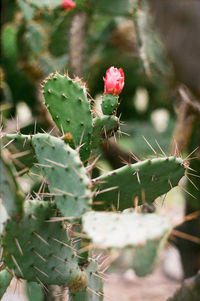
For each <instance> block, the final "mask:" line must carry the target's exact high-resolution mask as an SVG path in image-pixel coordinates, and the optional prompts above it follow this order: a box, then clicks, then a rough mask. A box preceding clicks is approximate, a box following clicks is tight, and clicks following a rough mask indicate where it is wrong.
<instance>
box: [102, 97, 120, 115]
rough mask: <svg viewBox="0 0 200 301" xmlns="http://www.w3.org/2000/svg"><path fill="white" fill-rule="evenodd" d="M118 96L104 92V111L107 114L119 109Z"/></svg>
mask: <svg viewBox="0 0 200 301" xmlns="http://www.w3.org/2000/svg"><path fill="white" fill-rule="evenodd" d="M117 106H118V96H115V95H112V94H104V95H103V97H102V104H101V108H102V112H103V114H105V115H111V114H113V113H114V112H115V111H116V110H117Z"/></svg>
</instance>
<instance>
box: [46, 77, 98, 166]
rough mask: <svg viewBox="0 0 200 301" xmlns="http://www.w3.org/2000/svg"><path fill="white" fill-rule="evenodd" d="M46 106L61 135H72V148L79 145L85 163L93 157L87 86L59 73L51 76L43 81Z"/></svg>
mask: <svg viewBox="0 0 200 301" xmlns="http://www.w3.org/2000/svg"><path fill="white" fill-rule="evenodd" d="M43 91H44V98H45V104H46V106H47V108H48V110H49V112H50V114H51V116H52V118H53V120H54V122H55V124H56V125H57V127H58V128H59V130H60V131H61V132H64V133H71V135H72V142H71V143H70V146H71V147H73V148H75V147H77V146H79V145H80V144H83V146H82V147H81V149H80V155H81V158H82V160H83V161H84V160H86V159H88V157H89V155H90V138H91V133H92V115H91V112H90V103H89V101H88V99H87V96H86V91H85V86H81V85H80V82H78V81H76V80H71V79H70V78H69V77H68V76H65V75H64V76H63V75H60V74H58V73H54V74H51V75H50V76H49V77H48V78H47V79H46V80H45V81H44V87H43Z"/></svg>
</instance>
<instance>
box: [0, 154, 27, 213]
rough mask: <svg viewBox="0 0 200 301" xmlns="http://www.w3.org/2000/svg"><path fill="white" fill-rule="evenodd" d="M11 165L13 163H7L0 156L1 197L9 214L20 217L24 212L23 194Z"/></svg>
mask: <svg viewBox="0 0 200 301" xmlns="http://www.w3.org/2000/svg"><path fill="white" fill-rule="evenodd" d="M10 166H11V163H9V164H6V163H5V162H4V161H3V158H0V175H1V176H0V198H1V199H2V203H3V206H4V207H5V209H6V211H7V214H8V215H9V216H10V217H12V218H18V217H20V216H21V215H22V213H23V202H22V195H21V192H20V190H19V187H18V185H17V182H16V180H15V177H14V175H13V174H12V170H11V168H10ZM13 168H14V167H13Z"/></svg>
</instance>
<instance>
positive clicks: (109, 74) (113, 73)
mask: <svg viewBox="0 0 200 301" xmlns="http://www.w3.org/2000/svg"><path fill="white" fill-rule="evenodd" d="M103 80H104V93H105V94H113V95H119V94H120V93H121V92H122V89H123V88H124V72H123V70H122V69H121V68H119V69H117V68H115V67H113V66H112V67H110V68H109V69H108V70H107V71H106V77H105V78H103Z"/></svg>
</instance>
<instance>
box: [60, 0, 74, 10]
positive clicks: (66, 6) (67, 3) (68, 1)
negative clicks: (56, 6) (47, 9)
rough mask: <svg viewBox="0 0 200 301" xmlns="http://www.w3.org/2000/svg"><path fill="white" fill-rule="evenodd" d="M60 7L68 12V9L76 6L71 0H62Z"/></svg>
mask: <svg viewBox="0 0 200 301" xmlns="http://www.w3.org/2000/svg"><path fill="white" fill-rule="evenodd" d="M61 5H62V7H63V8H64V10H65V11H67V12H69V11H70V10H72V9H74V8H75V7H76V3H75V2H74V1H73V0H65V1H63V2H62V4H61Z"/></svg>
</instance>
